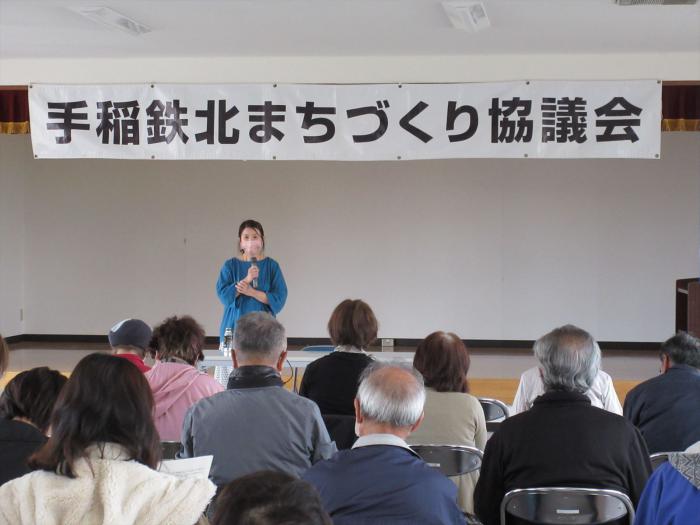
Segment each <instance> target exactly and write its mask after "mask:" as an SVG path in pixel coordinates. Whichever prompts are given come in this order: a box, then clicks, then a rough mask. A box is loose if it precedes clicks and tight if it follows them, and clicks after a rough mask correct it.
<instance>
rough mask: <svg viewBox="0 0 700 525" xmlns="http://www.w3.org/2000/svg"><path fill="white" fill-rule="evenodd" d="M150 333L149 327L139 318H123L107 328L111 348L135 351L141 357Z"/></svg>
mask: <svg viewBox="0 0 700 525" xmlns="http://www.w3.org/2000/svg"><path fill="white" fill-rule="evenodd" d="M151 335H152V331H151V327H150V326H148V325H147V324H146V323H145V322H143V321H142V320H141V319H124V320H123V321H119V322H118V323H117V324H115V325H114V326H113V327H112V328H111V329H110V330H109V334H107V338H108V339H109V344H110V345H111V346H112V348H113V349H115V350H124V351H127V352H131V353H136V354H138V355H140V356H141V357H143V356H144V354H145V353H146V350H147V349H148V345H149V343H150V341H151Z"/></svg>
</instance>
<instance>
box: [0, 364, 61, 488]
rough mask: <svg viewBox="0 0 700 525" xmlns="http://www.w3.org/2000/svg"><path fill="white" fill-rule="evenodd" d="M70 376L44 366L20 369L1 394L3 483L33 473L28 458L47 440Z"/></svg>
mask: <svg viewBox="0 0 700 525" xmlns="http://www.w3.org/2000/svg"><path fill="white" fill-rule="evenodd" d="M66 381H68V379H67V378H66V376H64V375H61V373H60V372H58V371H56V370H50V369H49V368H47V367H45V366H43V367H40V368H33V369H31V370H27V371H25V372H20V373H19V374H17V375H16V376H15V377H13V378H12V379H11V380H10V382H9V383H7V386H5V390H4V391H3V393H2V396H0V485H2V484H3V483H5V482H7V481H10V480H11V479H15V478H18V477H20V476H23V475H24V474H27V473H28V472H30V469H29V466H28V465H27V458H29V456H31V455H32V454H33V453H34V452H35V451H36V450H37V449H39V448H40V447H41V446H42V445H43V444H44V443H45V442H46V436H47V435H48V432H49V419H50V417H51V412H52V411H53V407H54V404H55V403H56V399H57V398H58V394H59V393H60V391H61V389H62V388H63V385H65V384H66Z"/></svg>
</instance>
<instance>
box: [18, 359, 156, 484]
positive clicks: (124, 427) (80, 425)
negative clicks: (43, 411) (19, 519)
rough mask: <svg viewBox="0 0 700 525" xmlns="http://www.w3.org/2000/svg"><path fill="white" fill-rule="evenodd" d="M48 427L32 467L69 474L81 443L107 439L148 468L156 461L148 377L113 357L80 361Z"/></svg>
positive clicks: (83, 445)
mask: <svg viewBox="0 0 700 525" xmlns="http://www.w3.org/2000/svg"><path fill="white" fill-rule="evenodd" d="M51 429H52V434H51V437H50V438H49V441H48V442H47V443H46V444H45V445H44V446H43V447H42V448H41V449H40V450H39V451H38V452H37V453H36V454H34V456H32V457H31V458H30V460H29V465H30V466H31V467H33V468H35V469H43V470H50V471H56V472H59V473H60V474H64V475H66V476H69V477H74V475H75V471H74V463H75V461H76V460H78V459H80V458H83V457H85V456H86V455H87V448H88V447H89V446H91V445H95V444H101V443H107V442H108V443H116V444H119V445H121V446H122V447H124V449H125V450H126V451H127V453H128V455H129V456H130V457H131V458H132V459H134V460H136V461H138V462H139V463H142V464H144V465H147V466H149V467H151V468H155V467H156V465H157V464H158V461H159V460H160V440H159V437H158V432H157V431H156V429H155V426H154V424H153V395H152V394H151V389H150V387H149V386H148V382H147V381H146V379H145V378H144V376H143V374H142V373H141V372H140V371H139V369H138V368H137V367H135V366H134V365H133V364H132V363H130V362H128V361H126V360H124V359H120V358H118V357H115V356H111V355H106V354H90V355H88V356H86V357H84V358H83V359H81V360H80V362H79V363H78V364H77V365H76V367H75V369H74V370H73V373H72V375H71V377H70V379H69V380H68V382H67V383H66V385H65V387H64V388H63V390H62V391H61V394H60V396H59V398H58V401H57V402H56V406H55V408H54V411H53V415H52V416H51Z"/></svg>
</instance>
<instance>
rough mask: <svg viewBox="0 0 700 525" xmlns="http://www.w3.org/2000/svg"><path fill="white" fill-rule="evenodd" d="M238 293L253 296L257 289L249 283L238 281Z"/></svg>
mask: <svg viewBox="0 0 700 525" xmlns="http://www.w3.org/2000/svg"><path fill="white" fill-rule="evenodd" d="M236 291H237V292H238V293H239V294H241V295H250V296H252V295H253V292H254V291H255V288H253V287H252V286H251V285H250V284H249V283H248V282H246V281H245V279H244V280H243V281H238V282H237V283H236Z"/></svg>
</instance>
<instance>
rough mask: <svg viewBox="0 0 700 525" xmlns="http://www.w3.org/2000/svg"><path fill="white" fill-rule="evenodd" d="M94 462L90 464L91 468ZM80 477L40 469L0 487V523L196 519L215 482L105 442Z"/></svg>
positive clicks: (105, 524) (126, 523)
mask: <svg viewBox="0 0 700 525" xmlns="http://www.w3.org/2000/svg"><path fill="white" fill-rule="evenodd" d="M91 468H92V470H91ZM75 471H76V475H77V477H76V478H68V477H66V476H60V475H58V474H55V473H53V472H46V471H36V472H32V473H31V474H27V475H25V476H22V477H21V478H17V479H15V480H12V481H9V482H7V483H5V484H4V485H2V486H1V487H0V525H6V524H7V525H10V524H11V525H132V524H133V525H136V524H138V525H193V524H194V523H195V522H197V520H198V519H199V517H200V516H201V515H202V512H203V511H204V509H205V507H206V506H207V504H208V503H209V500H210V499H211V498H212V497H213V496H214V493H215V492H216V486H215V485H214V484H213V483H212V482H211V481H209V480H208V479H191V478H188V479H180V478H177V477H175V476H171V475H169V474H163V473H160V472H157V471H155V470H152V469H150V468H148V467H147V466H145V465H142V464H140V463H137V462H136V461H129V460H127V459H126V458H125V455H124V449H122V448H121V447H120V446H119V445H115V444H107V445H105V449H104V457H101V454H100V453H99V451H98V449H97V447H91V449H90V457H89V460H79V461H78V462H76V465H75Z"/></svg>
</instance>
